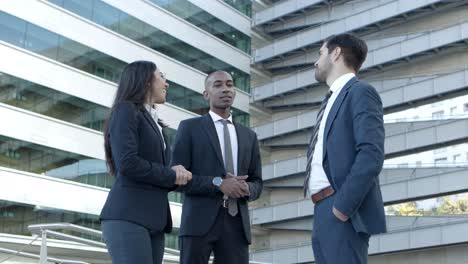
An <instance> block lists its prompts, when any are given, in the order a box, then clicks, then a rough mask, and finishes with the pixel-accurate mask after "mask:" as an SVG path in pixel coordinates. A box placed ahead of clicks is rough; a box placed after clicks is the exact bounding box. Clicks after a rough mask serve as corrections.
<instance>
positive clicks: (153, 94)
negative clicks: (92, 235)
mask: <svg viewBox="0 0 468 264" xmlns="http://www.w3.org/2000/svg"><path fill="white" fill-rule="evenodd" d="M168 88H169V85H168V83H167V82H166V79H165V77H164V75H163V74H162V73H161V72H160V70H159V69H158V68H157V67H156V65H155V64H154V63H152V62H149V61H136V62H133V63H130V64H128V65H127V66H126V67H125V68H124V70H123V72H122V75H121V78H120V82H119V86H118V89H117V94H116V96H115V100H114V103H113V105H112V109H111V113H110V116H109V119H108V121H107V125H106V128H105V131H104V145H105V154H106V162H107V165H108V168H109V172H110V173H111V174H113V175H115V176H116V181H115V183H114V185H113V187H112V189H111V190H110V192H109V195H108V197H107V201H106V203H105V205H104V207H103V209H102V212H101V221H102V225H101V227H102V231H103V236H104V241H105V243H106V245H107V248H108V251H109V254H110V255H111V257H112V263H113V264H133V263H135V264H136V263H138V264H155V263H161V262H162V258H163V254H164V233H169V232H171V230H172V218H171V210H170V207H169V202H168V199H167V194H168V192H169V191H171V189H173V188H174V187H175V186H176V185H184V184H186V183H187V181H189V180H190V179H191V177H192V175H191V173H190V172H188V171H186V170H185V169H184V168H183V167H182V166H174V167H172V168H171V167H169V166H168V164H170V163H169V162H170V160H169V159H170V152H171V151H170V147H169V143H168V142H167V140H166V138H165V136H164V134H165V133H164V130H163V128H164V124H163V123H162V122H160V119H159V118H158V113H157V107H156V104H163V103H164V102H165V101H166V92H167V89H168Z"/></svg>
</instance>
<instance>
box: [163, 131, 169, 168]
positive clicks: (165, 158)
mask: <svg viewBox="0 0 468 264" xmlns="http://www.w3.org/2000/svg"><path fill="white" fill-rule="evenodd" d="M166 129H167V128H166V127H163V128H162V135H163V138H164V142H166V150H165V152H164V161H165V163H164V164H165V165H169V164H170V163H171V161H170V160H167V158H168V157H169V159H170V157H171V145H170V144H169V139H168V137H167V133H166Z"/></svg>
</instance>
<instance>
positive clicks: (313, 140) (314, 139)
mask: <svg viewBox="0 0 468 264" xmlns="http://www.w3.org/2000/svg"><path fill="white" fill-rule="evenodd" d="M332 93H333V92H332V90H328V93H327V95H326V96H325V99H323V101H322V105H321V106H320V110H319V112H318V113H317V121H316V123H315V126H314V130H313V132H312V137H311V138H310V142H309V147H308V148H307V167H306V178H305V181H304V197H306V195H307V189H308V188H309V180H310V172H311V167H312V158H313V157H314V150H315V145H316V144H317V139H318V133H319V129H320V123H321V122H322V117H323V113H324V112H325V108H326V107H327V103H328V99H330V96H331V95H332Z"/></svg>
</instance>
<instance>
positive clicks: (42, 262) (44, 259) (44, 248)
mask: <svg viewBox="0 0 468 264" xmlns="http://www.w3.org/2000/svg"><path fill="white" fill-rule="evenodd" d="M41 234H42V241H41V254H40V258H39V264H47V230H45V229H41Z"/></svg>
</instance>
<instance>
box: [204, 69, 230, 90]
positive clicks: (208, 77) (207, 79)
mask: <svg viewBox="0 0 468 264" xmlns="http://www.w3.org/2000/svg"><path fill="white" fill-rule="evenodd" d="M220 72H224V73H227V74H229V73H228V72H226V71H222V70H217V71H214V72H210V73H209V74H208V76H206V78H205V89H206V88H208V87H207V86H208V81H209V80H210V78H211V76H213V75H215V74H216V73H220Z"/></svg>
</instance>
